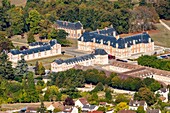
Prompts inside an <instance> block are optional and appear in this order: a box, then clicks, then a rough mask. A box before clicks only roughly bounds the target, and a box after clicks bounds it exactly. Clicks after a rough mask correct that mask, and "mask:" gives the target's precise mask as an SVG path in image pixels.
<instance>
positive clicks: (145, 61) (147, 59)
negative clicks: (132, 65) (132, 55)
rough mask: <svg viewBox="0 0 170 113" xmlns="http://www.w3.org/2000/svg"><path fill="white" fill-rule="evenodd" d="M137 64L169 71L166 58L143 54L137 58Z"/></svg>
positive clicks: (169, 66) (169, 64) (168, 63)
mask: <svg viewBox="0 0 170 113" xmlns="http://www.w3.org/2000/svg"><path fill="white" fill-rule="evenodd" d="M137 61H138V64H139V65H142V66H148V67H152V68H157V69H161V70H166V71H170V61H169V60H166V59H158V58H157V57H156V56H148V55H144V56H141V57H139V58H138V60H137Z"/></svg>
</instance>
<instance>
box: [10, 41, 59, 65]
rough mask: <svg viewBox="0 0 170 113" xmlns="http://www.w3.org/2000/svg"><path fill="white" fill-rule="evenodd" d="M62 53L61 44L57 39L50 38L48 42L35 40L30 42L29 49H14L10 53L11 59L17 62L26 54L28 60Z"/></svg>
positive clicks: (25, 57)
mask: <svg viewBox="0 0 170 113" xmlns="http://www.w3.org/2000/svg"><path fill="white" fill-rule="evenodd" d="M59 54H61V45H60V44H58V43H57V40H55V39H53V40H50V41H49V42H48V43H43V42H33V43H31V44H29V49H27V50H16V49H12V50H10V52H9V53H8V57H9V61H11V62H13V63H17V62H18V60H21V56H24V59H25V60H26V61H29V60H34V59H40V58H46V57H50V56H55V55H59Z"/></svg>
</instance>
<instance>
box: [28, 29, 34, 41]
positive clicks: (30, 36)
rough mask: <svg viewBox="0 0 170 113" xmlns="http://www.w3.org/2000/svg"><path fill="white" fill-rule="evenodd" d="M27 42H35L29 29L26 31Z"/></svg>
mask: <svg viewBox="0 0 170 113" xmlns="http://www.w3.org/2000/svg"><path fill="white" fill-rule="evenodd" d="M27 42H28V43H32V42H35V37H34V34H33V33H32V32H31V31H30V32H29V33H28V38H27Z"/></svg>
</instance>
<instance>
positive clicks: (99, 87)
mask: <svg viewBox="0 0 170 113" xmlns="http://www.w3.org/2000/svg"><path fill="white" fill-rule="evenodd" d="M102 90H104V87H103V84H102V83H101V82H99V83H98V84H97V85H96V87H95V88H94V89H93V90H92V92H98V91H102Z"/></svg>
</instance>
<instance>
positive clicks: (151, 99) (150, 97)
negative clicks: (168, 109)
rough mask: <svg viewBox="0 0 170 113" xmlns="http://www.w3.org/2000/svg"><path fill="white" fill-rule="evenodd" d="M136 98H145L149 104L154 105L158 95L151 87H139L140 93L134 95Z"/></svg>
mask: <svg viewBox="0 0 170 113" xmlns="http://www.w3.org/2000/svg"><path fill="white" fill-rule="evenodd" d="M134 99H135V100H145V101H146V103H147V104H148V105H152V104H154V103H155V102H156V97H155V95H154V93H153V92H151V91H150V89H149V88H146V87H142V88H140V89H139V91H138V93H136V94H135V96H134Z"/></svg>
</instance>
